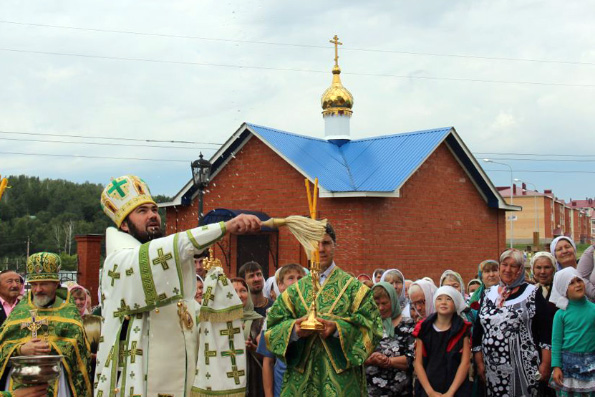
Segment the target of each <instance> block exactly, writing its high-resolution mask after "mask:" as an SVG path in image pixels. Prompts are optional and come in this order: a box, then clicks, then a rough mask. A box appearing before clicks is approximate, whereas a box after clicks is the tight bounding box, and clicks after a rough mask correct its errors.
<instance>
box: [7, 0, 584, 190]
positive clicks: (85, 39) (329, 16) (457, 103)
mask: <svg viewBox="0 0 595 397" xmlns="http://www.w3.org/2000/svg"><path fill="white" fill-rule="evenodd" d="M0 13H1V14H2V15H3V17H2V18H3V20H5V21H15V22H23V23H37V24H48V25H65V26H73V27H82V28H91V29H93V28H96V29H106V30H118V31H131V32H137V33H143V32H145V33H155V34H162V35H180V36H193V37H202V38H211V39H216V40H203V39H196V38H173V37H160V36H151V35H142V34H119V33H109V32H98V31H86V30H75V29H59V28H50V27H40V26H37V27H36V26H27V25H17V24H9V23H0V37H2V39H1V41H0V47H1V48H12V49H17V50H24V51H47V52H55V53H74V54H86V55H97V56H106V57H120V58H135V59H146V60H162V61H173V62H198V63H207V64H212V65H219V66H198V65H182V64H176V63H162V62H150V61H132V60H129V61H122V60H113V59H93V58H85V57H71V56H60V55H41V54H31V53H22V52H21V53H19V52H6V51H2V59H3V62H2V63H0V76H3V78H2V81H3V84H2V90H0V105H1V106H0V131H23V132H42V133H62V134H64V133H67V134H68V133H69V134H73V135H89V136H103V137H122V138H134V139H170V140H186V141H188V140H192V141H201V142H202V141H204V142H224V141H225V140H226V139H227V138H228V137H229V136H230V135H231V134H232V133H233V132H234V131H235V130H236V129H237V128H238V127H239V125H240V124H241V123H242V122H243V121H249V122H253V123H257V124H261V125H267V126H271V127H274V128H279V129H285V130H289V131H294V132H297V133H302V134H309V135H315V136H318V137H322V136H323V135H324V132H323V131H324V124H323V121H322V116H321V114H320V111H321V109H320V102H319V101H320V95H321V94H322V92H323V91H324V90H325V89H326V88H327V87H328V86H329V84H330V82H331V74H330V70H331V68H332V64H333V56H334V53H333V50H332V47H331V45H330V43H328V40H329V39H330V38H331V37H332V36H333V35H334V34H338V35H339V37H340V40H341V41H342V42H343V43H344V45H343V46H342V48H341V50H340V54H339V56H340V65H341V68H342V70H343V74H342V79H343V82H344V84H345V85H346V87H347V88H348V89H349V90H350V91H351V92H352V93H353V95H354V97H355V106H354V115H353V118H352V124H351V127H352V128H351V130H352V134H353V135H354V137H356V138H363V137H368V136H374V135H382V134H389V133H390V134H392V133H397V132H402V131H414V130H421V129H426V128H435V127H443V126H455V127H456V129H457V131H458V132H459V134H460V135H461V136H462V138H463V139H464V140H465V142H466V143H467V145H468V146H469V147H470V148H471V150H473V151H476V152H530V153H552V152H554V153H577V154H581V153H586V154H588V153H590V147H589V146H588V145H585V144H584V143H585V142H589V141H590V140H591V135H592V133H591V132H590V126H591V124H592V123H591V119H592V117H591V107H592V106H591V104H592V102H593V98H592V97H593V94H594V92H595V88H585V87H564V86H552V85H540V84H506V83H498V81H507V82H511V81H516V82H527V83H529V82H533V83H540V82H542V83H564V84H578V85H581V84H595V81H593V80H592V77H591V76H592V70H593V68H594V67H595V65H576V64H564V63H552V62H550V63H548V62H530V61H522V62H521V61H511V60H494V59H482V58H477V57H472V56H479V57H491V58H524V59H533V60H543V59H549V60H562V61H580V62H587V63H588V62H593V63H595V53H594V51H593V50H592V43H591V41H592V40H591V38H592V20H593V17H595V15H594V14H595V6H593V5H592V4H591V3H590V2H586V1H576V2H572V3H568V2H562V1H555V2H534V1H528V0H522V1H515V2H512V1H503V2H493V1H487V0H481V1H470V0H468V1H461V2H456V3H452V2H444V1H437V0H435V1H428V2H394V1H375V2H345V1H342V2H339V1H331V2H330V3H329V2H327V3H320V2H314V1H306V2H290V3H287V2H276V1H271V0H267V1H250V0H247V1H243V2H221V1H201V2H196V1H190V0H174V1H168V2H163V1H156V0H152V1H146V0H145V1H142V2H141V1H140V0H129V1H126V2H116V1H107V2H96V3H84V4H83V3H80V2H76V1H73V0H61V1H53V2H44V3H39V2H36V1H32V0H24V1H23V0H20V1H16V0H12V1H5V2H3V3H1V4H0ZM229 40H244V41H246V40H247V41H260V42H275V43H293V44H297V45H306V46H305V47H304V46H276V45H267V44H255V43H252V44H250V43H238V42H233V41H229ZM317 46H323V47H324V48H317ZM361 49H378V50H383V51H384V52H371V51H361ZM387 51H388V52H387ZM412 53H416V54H417V55H415V54H412ZM422 53H424V54H451V55H462V56H452V57H442V56H432V55H419V54H422ZM223 65H228V66H229V65H244V66H252V67H260V68H262V69H251V68H237V67H224V66H223ZM267 68H268V69H267ZM272 69H293V70H294V71H279V70H272ZM308 70H310V71H314V72H308ZM320 71H322V73H319V72H320ZM378 75H384V76H378ZM387 75H391V76H392V77H391V76H387ZM433 78H445V79H433ZM448 79H471V80H482V81H492V82H491V83H488V82H479V81H454V80H448ZM7 137H10V138H24V137H25V136H22V135H8V134H1V133H0V138H7ZM27 138H33V137H32V136H29V137H27ZM36 138H39V137H36ZM62 140H65V139H62ZM72 140H75V139H72ZM95 141H96V142H104V143H105V142H111V143H114V145H111V146H81V145H76V144H65V143H61V144H52V143H39V142H37V143H33V142H17V141H4V140H1V139H0V151H3V152H6V151H14V152H30V153H54V154H81V155H94V156H104V157H130V158H155V159H163V158H165V159H169V160H176V161H187V162H189V161H190V160H192V159H194V158H196V157H197V156H198V152H199V151H202V152H203V153H205V154H207V155H210V154H212V153H213V152H214V150H215V149H216V147H215V146H212V145H187V146H188V148H186V149H168V148H165V147H163V148H157V149H156V148H146V147H141V146H138V147H129V146H119V145H117V144H115V143H116V142H115V141H105V140H103V141H102V140H95ZM121 143H122V142H121ZM163 146H166V145H163ZM510 163H511V165H512V166H513V168H515V169H519V170H522V169H546V170H547V169H552V168H555V169H560V170H572V169H579V168H580V169H585V170H586V169H590V164H589V163H575V164H568V163H549V164H541V163H526V162H520V161H513V160H511V161H510ZM581 167H582V168H581ZM488 168H489V167H486V169H488ZM6 170H9V172H10V173H14V174H20V173H23V174H28V175H39V176H42V177H52V178H66V179H71V180H77V181H84V180H90V181H93V182H102V183H106V182H107V181H108V180H109V178H110V177H111V176H117V175H121V174H124V173H128V172H135V173H139V174H141V175H142V176H143V177H144V178H145V179H146V180H147V181H148V182H149V183H150V184H151V187H152V190H153V192H154V193H157V194H167V195H173V194H175V193H176V192H177V191H178V190H179V188H180V187H181V186H182V185H183V184H184V183H185V182H186V181H187V180H188V179H189V178H190V173H189V166H188V164H187V163H184V162H180V163H178V162H163V163H158V162H143V161H133V160H130V161H122V160H107V159H104V160H98V159H95V160H94V159H80V158H79V159H77V158H68V157H36V156H22V155H6V154H4V155H0V172H1V173H3V174H6ZM490 176H491V177H493V179H494V182H495V183H496V184H506V183H507V182H506V180H507V178H508V177H507V176H506V175H505V173H502V172H500V170H495V171H493V172H492V171H490ZM519 176H522V177H523V178H526V179H529V178H532V180H531V182H533V183H535V184H537V185H538V187H540V188H542V189H543V188H552V189H554V190H555V191H556V192H557V194H559V195H560V196H563V197H569V196H573V197H574V196H576V197H579V196H580V197H582V196H586V195H589V194H590V192H589V190H588V188H586V186H590V185H592V183H593V177H592V176H591V175H589V174H581V175H572V174H536V173H525V174H524V175H522V173H519Z"/></svg>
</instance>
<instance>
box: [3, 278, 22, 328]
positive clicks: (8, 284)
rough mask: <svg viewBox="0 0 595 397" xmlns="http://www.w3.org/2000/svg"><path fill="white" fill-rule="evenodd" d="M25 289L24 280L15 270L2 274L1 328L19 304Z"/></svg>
mask: <svg viewBox="0 0 595 397" xmlns="http://www.w3.org/2000/svg"><path fill="white" fill-rule="evenodd" d="M22 288H23V279H22V277H21V276H19V274H18V273H17V272H15V271H13V270H4V271H2V272H0V303H1V305H0V326H1V325H2V324H3V323H4V320H6V318H7V317H8V316H9V315H10V312H12V309H14V307H15V306H16V305H17V303H19V295H20V293H21V289H22Z"/></svg>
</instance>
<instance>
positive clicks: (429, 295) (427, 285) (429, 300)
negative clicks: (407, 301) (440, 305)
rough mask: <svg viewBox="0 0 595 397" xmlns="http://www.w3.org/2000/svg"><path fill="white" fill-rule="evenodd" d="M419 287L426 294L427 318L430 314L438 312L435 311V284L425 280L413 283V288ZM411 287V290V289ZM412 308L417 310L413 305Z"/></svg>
mask: <svg viewBox="0 0 595 397" xmlns="http://www.w3.org/2000/svg"><path fill="white" fill-rule="evenodd" d="M414 285H417V286H418V287H419V288H421V290H422V291H423V293H424V299H425V300H426V315H425V317H428V316H429V315H430V314H433V313H435V312H436V309H434V292H436V289H437V288H436V286H435V285H434V283H431V282H429V281H428V280H425V279H421V280H417V281H414V282H413V283H411V286H414ZM411 286H410V287H409V288H411ZM411 308H415V307H414V306H413V305H411Z"/></svg>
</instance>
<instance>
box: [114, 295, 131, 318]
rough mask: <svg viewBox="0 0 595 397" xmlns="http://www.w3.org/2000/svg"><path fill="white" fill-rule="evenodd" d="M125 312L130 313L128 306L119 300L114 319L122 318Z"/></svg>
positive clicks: (122, 300)
mask: <svg viewBox="0 0 595 397" xmlns="http://www.w3.org/2000/svg"><path fill="white" fill-rule="evenodd" d="M127 311H130V306H128V305H127V304H126V302H124V299H120V308H119V309H118V310H116V311H115V312H114V317H122V316H123V315H124V313H126V312H127Z"/></svg>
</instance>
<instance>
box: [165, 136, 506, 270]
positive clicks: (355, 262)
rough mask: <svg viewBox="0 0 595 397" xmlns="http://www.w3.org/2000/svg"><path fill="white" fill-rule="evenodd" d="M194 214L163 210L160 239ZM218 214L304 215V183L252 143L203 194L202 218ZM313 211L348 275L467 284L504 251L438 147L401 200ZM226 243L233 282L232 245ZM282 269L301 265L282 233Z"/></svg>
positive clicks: (488, 218)
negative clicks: (381, 271) (453, 275)
mask: <svg viewBox="0 0 595 397" xmlns="http://www.w3.org/2000/svg"><path fill="white" fill-rule="evenodd" d="M197 206H198V204H197V201H196V200H195V202H194V203H193V206H192V207H177V208H175V209H174V208H168V209H167V216H166V219H167V227H166V230H167V233H168V234H170V233H174V232H176V231H181V230H185V229H187V228H190V227H194V226H196V211H197ZM218 207H222V208H229V209H246V210H254V211H262V212H266V213H267V214H268V215H270V216H273V217H285V216H288V215H294V214H298V215H307V212H308V204H307V198H306V192H305V187H304V176H303V175H301V174H299V173H298V172H297V171H296V170H295V169H294V168H293V167H291V166H290V165H289V164H288V163H286V162H285V161H284V160H283V159H282V158H280V157H279V156H278V155H277V154H276V153H275V152H273V151H272V150H271V149H269V148H268V146H266V145H265V144H263V143H262V142H261V141H260V140H259V139H258V138H252V139H251V140H250V141H249V142H248V143H247V144H246V145H245V146H244V147H243V149H242V150H241V151H240V152H239V153H237V154H236V156H235V158H234V159H233V160H232V161H230V162H229V163H228V164H227V166H226V167H225V168H223V169H222V170H221V172H220V173H219V174H218V175H217V176H216V177H215V178H213V180H212V182H211V184H210V185H209V187H208V192H207V194H206V195H205V201H204V209H205V213H206V212H208V211H210V210H212V209H214V208H218ZM318 210H319V211H318V216H319V217H321V218H328V219H329V221H330V222H331V223H332V224H333V226H334V227H335V229H336V232H337V242H338V246H337V251H336V261H337V264H339V265H340V266H341V267H342V268H343V269H345V270H347V271H352V272H354V273H355V274H358V273H361V272H366V273H369V274H371V273H372V271H373V270H374V269H375V268H377V267H383V268H389V267H398V268H399V269H400V270H402V271H403V273H404V274H405V277H406V278H412V279H415V278H418V277H422V276H430V277H432V278H433V279H434V280H436V281H438V279H439V277H440V274H441V273H442V272H443V271H444V270H446V269H449V268H450V269H454V270H457V271H459V272H460V273H461V274H462V276H463V278H464V279H465V280H469V279H470V278H472V276H474V275H475V273H476V270H477V265H478V263H479V262H481V261H482V260H484V259H497V257H498V254H499V252H500V251H501V250H503V249H504V248H505V230H504V222H505V220H504V212H503V211H499V210H496V209H492V208H488V206H487V204H486V203H485V202H484V201H483V199H482V198H481V196H480V194H479V193H478V192H477V190H476V188H475V186H474V185H473V183H472V182H471V181H470V180H469V178H468V177H467V175H466V174H465V172H464V170H463V169H462V168H461V166H460V165H459V164H458V162H457V161H456V160H455V158H454V157H453V155H452V153H451V152H450V151H449V150H448V148H447V147H446V146H445V145H444V144H442V145H441V146H440V147H438V148H437V150H436V151H435V152H434V153H433V154H432V155H431V156H430V157H429V158H428V159H427V160H426V162H425V163H424V164H423V165H422V166H421V167H420V169H418V171H417V172H416V173H415V174H414V175H413V176H412V177H411V178H410V179H409V180H408V181H407V182H406V184H405V185H404V186H403V188H402V189H401V197H399V198H320V199H319V201H318ZM229 243H231V244H232V260H231V263H232V269H231V273H232V274H233V273H235V255H234V253H235V250H234V244H235V239H234V238H233V237H231V238H230V239H229ZM218 251H219V250H218ZM219 254H220V251H219ZM289 262H298V263H302V264H305V259H304V254H303V252H302V251H301V248H300V246H299V244H298V243H297V241H296V240H295V239H294V238H293V237H292V236H291V235H290V234H289V232H288V231H287V230H284V229H282V230H281V231H280V233H279V263H280V264H281V265H283V264H286V263H289ZM271 263H272V262H271ZM270 270H271V271H272V270H273V269H270Z"/></svg>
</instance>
